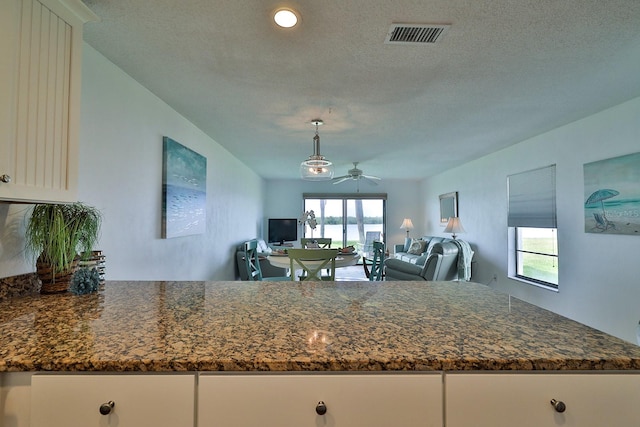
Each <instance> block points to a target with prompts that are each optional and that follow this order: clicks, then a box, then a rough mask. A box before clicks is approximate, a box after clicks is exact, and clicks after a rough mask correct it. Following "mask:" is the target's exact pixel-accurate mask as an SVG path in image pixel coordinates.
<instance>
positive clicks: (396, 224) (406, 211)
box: [263, 172, 424, 244]
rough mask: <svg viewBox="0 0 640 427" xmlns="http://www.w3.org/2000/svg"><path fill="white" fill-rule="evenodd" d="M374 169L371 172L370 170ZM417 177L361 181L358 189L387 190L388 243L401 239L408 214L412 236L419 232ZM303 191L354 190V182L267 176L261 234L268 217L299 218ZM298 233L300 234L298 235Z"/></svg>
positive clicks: (353, 191)
mask: <svg viewBox="0 0 640 427" xmlns="http://www.w3.org/2000/svg"><path fill="white" fill-rule="evenodd" d="M372 173H373V172H372ZM419 187H420V183H419V181H412V180H382V181H380V183H379V184H378V185H376V186H373V185H370V184H368V183H361V184H360V193H387V236H386V238H385V240H386V242H387V244H394V243H403V242H404V238H405V236H406V232H405V231H404V230H401V229H400V224H402V219H403V218H407V217H409V218H411V219H412V220H413V225H414V226H415V229H414V230H413V231H412V232H411V235H412V236H418V235H421V233H422V230H423V228H424V227H423V223H422V204H421V201H420V200H419ZM303 193H342V194H357V193H356V183H355V182H353V181H347V182H344V183H342V184H338V185H334V184H333V183H331V182H309V181H303V180H301V179H295V180H269V181H267V185H266V193H265V208H264V215H265V218H264V222H263V230H264V234H263V236H264V237H265V238H266V237H267V219H268V218H300V216H302V212H303V210H302V209H303V207H304V206H303V200H302V194H303ZM299 237H301V236H299Z"/></svg>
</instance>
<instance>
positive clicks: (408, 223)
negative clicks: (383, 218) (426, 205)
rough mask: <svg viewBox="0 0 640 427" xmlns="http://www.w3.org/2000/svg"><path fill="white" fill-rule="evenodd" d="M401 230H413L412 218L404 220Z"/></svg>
mask: <svg viewBox="0 0 640 427" xmlns="http://www.w3.org/2000/svg"><path fill="white" fill-rule="evenodd" d="M396 224H397V223H396ZM400 229H402V230H413V222H411V218H405V219H403V220H402V225H400Z"/></svg>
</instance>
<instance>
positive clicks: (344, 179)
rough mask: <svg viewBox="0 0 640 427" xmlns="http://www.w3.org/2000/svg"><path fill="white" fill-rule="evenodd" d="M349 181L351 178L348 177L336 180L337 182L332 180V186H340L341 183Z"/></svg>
mask: <svg viewBox="0 0 640 427" xmlns="http://www.w3.org/2000/svg"><path fill="white" fill-rule="evenodd" d="M349 179H351V177H349V176H346V177H341V178H338V179H337V180H336V179H335V178H334V180H333V183H334V184H340V183H341V182H345V181H347V180H349Z"/></svg>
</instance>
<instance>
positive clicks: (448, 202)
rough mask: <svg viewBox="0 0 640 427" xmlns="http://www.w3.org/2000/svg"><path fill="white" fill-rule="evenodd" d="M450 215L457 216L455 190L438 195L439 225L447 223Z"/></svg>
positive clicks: (456, 193)
mask: <svg viewBox="0 0 640 427" xmlns="http://www.w3.org/2000/svg"><path fill="white" fill-rule="evenodd" d="M452 216H458V192H457V191H453V192H451V193H446V194H441V195H440V225H447V222H449V218H451V217H452Z"/></svg>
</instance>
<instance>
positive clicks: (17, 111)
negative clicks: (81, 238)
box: [0, 0, 98, 202]
mask: <svg viewBox="0 0 640 427" xmlns="http://www.w3.org/2000/svg"><path fill="white" fill-rule="evenodd" d="M97 19H98V18H97V16H95V15H94V14H93V12H91V11H90V10H89V9H88V8H87V7H86V6H84V4H83V3H82V2H81V1H80V0H2V2H0V58H1V62H0V200H9V201H30V202H37V201H53V202H69V201H75V199H76V192H77V180H78V132H79V118H80V77H81V70H80V67H81V50H82V26H83V24H84V23H85V22H88V21H93V20H97Z"/></svg>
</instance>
